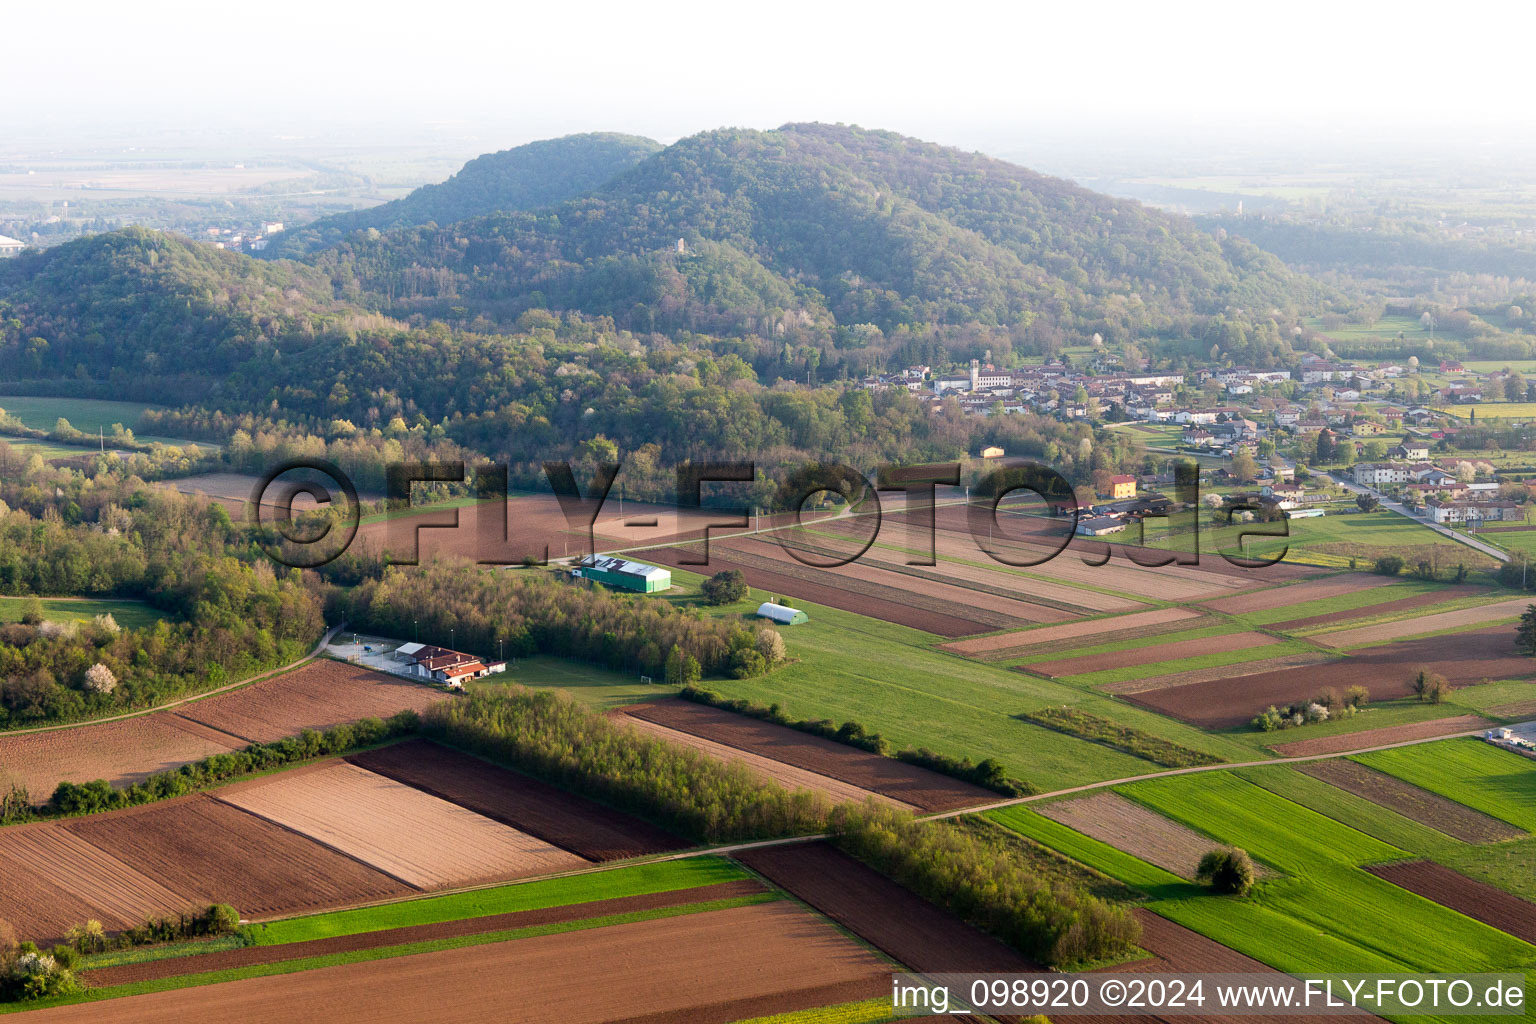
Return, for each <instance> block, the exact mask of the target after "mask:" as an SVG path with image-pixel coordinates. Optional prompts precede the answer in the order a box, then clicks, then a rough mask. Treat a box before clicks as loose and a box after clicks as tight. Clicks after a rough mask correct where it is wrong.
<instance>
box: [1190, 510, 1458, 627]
mask: <svg viewBox="0 0 1536 1024" xmlns="http://www.w3.org/2000/svg"><path fill="white" fill-rule="evenodd" d="M1316 521H1317V520H1301V522H1316ZM1439 591H1446V595H1445V596H1446V597H1447V598H1452V597H1454V596H1455V592H1454V591H1452V590H1451V589H1450V588H1449V587H1447V586H1446V585H1445V584H1443V583H1429V582H1426V581H1422V580H1404V581H1403V582H1401V583H1394V584H1392V585H1390V586H1385V587H1375V588H1373V589H1371V590H1357V591H1355V592H1354V593H1352V594H1339V595H1337V596H1335V597H1325V598H1322V599H1321V600H1317V601H1303V602H1301V603H1300V604H1292V605H1286V606H1285V607H1283V608H1266V609H1264V610H1263V611H1257V612H1244V613H1242V614H1239V615H1236V616H1234V617H1235V618H1236V619H1237V620H1238V621H1240V622H1247V623H1251V624H1253V625H1255V626H1265V625H1268V624H1270V623H1272V622H1290V621H1292V620H1294V619H1309V618H1311V617H1312V616H1314V615H1333V614H1336V613H1338V612H1346V611H1354V610H1355V609H1357V608H1368V607H1370V606H1371V605H1373V604H1385V603H1386V602H1388V601H1400V600H1402V599H1403V598H1407V597H1416V596H1418V595H1419V594H1424V593H1430V592H1439ZM1218 606H1219V605H1218ZM1351 621H1353V620H1351ZM1362 621H1364V620H1363V619H1362Z"/></svg>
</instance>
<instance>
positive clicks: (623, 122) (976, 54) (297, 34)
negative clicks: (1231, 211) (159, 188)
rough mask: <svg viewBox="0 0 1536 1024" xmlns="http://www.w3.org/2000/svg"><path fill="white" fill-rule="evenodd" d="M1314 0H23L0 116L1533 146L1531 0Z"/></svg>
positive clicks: (1093, 142) (256, 124) (66, 130)
mask: <svg viewBox="0 0 1536 1024" xmlns="http://www.w3.org/2000/svg"><path fill="white" fill-rule="evenodd" d="M1479 6H1480V5H1475V4H1474V5H1472V9H1471V10H1468V8H1467V7H1465V6H1464V7H1462V8H1459V9H1458V15H1457V16H1456V17H1447V16H1446V15H1445V14H1443V13H1440V12H1431V11H1430V10H1429V9H1427V8H1425V9H1417V10H1415V9H1412V8H1407V7H1404V6H1402V5H1394V4H1385V3H1365V4H1353V5H1343V4H1337V3H1324V2H1318V0H1304V2H1300V3H1293V4H1290V5H1287V6H1286V7H1285V8H1284V10H1283V11H1282V10H1279V9H1275V8H1269V9H1265V10H1262V11H1260V10H1240V9H1234V8H1233V7H1231V6H1230V5H1224V4H1218V3H1207V2H1193V3H1181V4H1179V5H1178V6H1177V8H1176V9H1173V10H1170V9H1169V8H1168V7H1167V6H1162V5H1158V6H1154V5H1146V4H1125V3H1112V4H1109V5H1100V6H1098V7H1096V8H1095V9H1094V10H1093V12H1092V13H1091V14H1084V13H1083V12H1082V9H1081V8H1078V9H1075V10H1070V9H1063V8H1061V7H1058V6H1057V5H1043V4H982V3H964V2H962V3H958V4H949V5H946V6H945V7H944V9H943V16H942V17H940V18H936V17H934V16H933V15H934V8H933V7H932V6H931V5H924V4H903V5H874V4H845V5H829V4H813V3H805V2H803V0H792V2H790V3H787V4H780V5H775V6H774V7H772V8H771V9H770V8H752V9H743V10H731V9H728V8H725V7H722V6H721V5H717V4H706V3H699V2H694V0H685V2H677V3H669V4H667V5H666V6H665V8H664V9H662V8H657V7H654V6H647V5H628V4H626V5H612V4H602V5H597V6H594V7H589V8H587V9H585V10H582V11H579V12H576V11H573V9H572V8H570V7H555V6H554V5H549V6H545V7H538V8H535V7H531V6H529V5H497V4H489V3H475V2H465V0H444V2H441V3H438V4H435V5H432V6H431V7H430V8H423V7H421V6H420V5H418V4H406V3H402V2H399V0H383V2H379V3H375V4H372V5H369V7H368V8H367V10H366V11H362V10H360V9H358V8H357V7H355V6H354V5H347V6H346V7H343V6H342V5H334V4H315V3H313V2H308V3H300V2H298V0H272V2H270V3H267V4H264V5H263V6H262V8H261V9H260V12H259V14H258V13H257V12H255V11H253V9H251V8H249V7H247V6H244V5H241V6H236V5H233V4H228V3H224V4H216V5H204V4H195V3H188V2H184V0H142V2H140V3H136V4H131V5H128V4H115V3H114V4H106V3H98V2H96V0H86V2H80V3H74V4H69V5H59V6H57V7H54V8H44V7H42V6H41V5H29V6H27V7H12V8H11V9H10V10H8V11H7V12H6V13H5V14H3V15H0V26H3V28H4V30H5V31H4V34H5V35H6V36H7V37H8V38H9V39H10V40H11V41H12V45H11V46H10V47H8V53H7V59H6V61H4V62H0V95H4V96H6V97H8V98H9V101H8V102H7V103H5V104H4V105H3V106H0V128H4V129H5V130H7V131H9V132H10V133H12V134H13V138H15V137H29V138H33V139H36V140H39V141H42V140H46V139H48V138H49V137H53V136H56V135H57V136H62V135H68V136H71V137H76V138H80V137H89V136H90V135H91V133H92V132H94V131H99V130H109V131H111V132H113V133H114V134H116V135H121V134H123V133H125V132H130V133H131V132H133V131H135V130H167V129H168V130H210V129H218V130H233V131H240V130H247V129H248V130H252V131H261V132H273V133H281V132H286V133H292V134H300V135H303V134H308V133H315V132H322V131H325V132H329V131H344V132H348V133H354V134H356V133H362V134H372V133H375V132H378V133H386V132H389V131H391V130H397V131H400V132H408V131H413V132H419V131H422V130H427V131H430V130H431V129H432V128H433V127H434V126H443V125H460V126H466V125H467V126H473V128H475V129H477V130H481V131H484V132H485V133H487V136H488V137H490V138H494V140H495V145H494V146H493V147H492V148H501V147H505V146H510V145H516V144H519V143H521V142H526V141H530V140H532V139H536V138H542V137H548V136H552V135H561V134H566V133H570V132H576V131H588V130H621V131H628V132H634V133H637V134H644V135H649V136H651V137H653V138H657V139H660V140H662V141H672V140H674V139H676V138H679V137H681V136H684V135H688V134H692V133H694V132H696V131H700V130H703V129H706V128H711V127H716V126H720V125H743V126H749V127H759V128H770V127H775V126H777V125H779V124H782V123H785V122H788V121H805V120H820V121H842V122H851V123H858V124H862V125H865V126H867V127H879V128H889V129H892V130H895V131H900V132H903V133H906V134H911V135H918V136H921V137H924V138H928V139H933V140H935V141H939V142H943V143H948V144H954V145H961V146H967V147H974V148H982V149H988V150H990V151H993V152H1000V153H1004V154H1006V153H1007V152H1009V151H1010V148H1011V147H1016V146H1017V145H1018V144H1019V143H1020V142H1021V141H1030V140H1034V141H1046V140H1050V139H1056V140H1075V141H1076V142H1077V143H1079V144H1082V145H1088V146H1094V147H1098V148H1100V149H1108V150H1113V149H1114V147H1116V146H1118V145H1120V144H1122V143H1123V144H1125V145H1127V146H1146V145H1154V144H1156V145H1162V146H1170V145H1173V146H1177V145H1180V144H1182V143H1183V142H1184V141H1186V140H1187V141H1203V142H1204V143H1205V144H1207V145H1212V146H1218V147H1219V146H1220V145H1222V144H1223V143H1224V142H1226V141H1230V142H1231V143H1232V144H1234V145H1254V144H1257V145H1265V144H1268V145H1270V146H1282V145H1305V146H1307V147H1308V148H1315V147H1318V146H1321V147H1324V148H1327V147H1337V148H1339V149H1354V150H1359V149H1361V148H1364V147H1371V146H1383V147H1390V148H1392V149H1394V150H1399V151H1413V150H1415V149H1429V148H1431V147H1434V146H1437V145H1444V144H1446V143H1447V142H1449V141H1452V140H1454V141H1455V142H1456V143H1457V144H1458V145H1459V146H1464V147H1468V151H1469V152H1487V151H1489V150H1502V149H1505V148H1508V149H1510V150H1511V151H1513V150H1518V149H1524V148H1526V147H1527V146H1528V145H1529V142H1528V140H1529V139H1530V138H1531V137H1532V136H1533V135H1536V131H1533V129H1536V108H1533V107H1532V106H1531V105H1530V104H1529V103H1528V95H1529V89H1528V83H1527V82H1526V81H1525V80H1524V78H1525V68H1526V64H1527V59H1526V57H1527V55H1526V53H1525V52H1524V51H1525V49H1526V47H1527V45H1528V43H1527V40H1528V39H1529V38H1530V32H1529V29H1530V28H1531V27H1533V24H1536V15H1533V13H1532V12H1531V10H1530V9H1529V8H1527V9H1523V10H1521V11H1518V12H1516V11H1515V10H1514V9H1513V8H1509V7H1503V8H1502V9H1500V8H1496V7H1495V6H1494V5H1481V6H1482V9H1483V12H1484V13H1482V14H1481V15H1480V16H1479V14H1478V12H1477V9H1478V7H1479Z"/></svg>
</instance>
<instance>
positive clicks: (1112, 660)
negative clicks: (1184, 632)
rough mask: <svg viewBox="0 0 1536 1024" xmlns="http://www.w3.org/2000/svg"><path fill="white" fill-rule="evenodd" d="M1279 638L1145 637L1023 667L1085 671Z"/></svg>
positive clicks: (1259, 644) (1266, 643) (1058, 671)
mask: <svg viewBox="0 0 1536 1024" xmlns="http://www.w3.org/2000/svg"><path fill="white" fill-rule="evenodd" d="M1279 642H1280V641H1279V640H1278V639H1276V638H1275V637H1272V636H1268V635H1266V634H1264V633H1228V634H1227V635H1225V636H1207V637H1201V638H1199V639H1196V640H1178V641H1175V642H1174V643H1171V644H1170V643H1158V642H1157V641H1149V642H1147V643H1145V644H1141V645H1139V646H1136V647H1131V648H1128V649H1126V650H1123V651H1108V652H1106V653H1103V654H1084V655H1082V656H1081V657H1077V658H1059V659H1056V660H1054V661H1037V662H1034V663H1033V664H1029V665H1025V666H1023V668H1025V669H1027V670H1028V671H1030V672H1039V673H1043V674H1045V675H1048V676H1055V677H1058V678H1059V677H1061V676H1075V675H1081V674H1083V673H1085V672H1103V671H1107V670H1109V669H1116V668H1130V667H1132V666H1135V665H1152V664H1156V663H1158V662H1162V661H1180V660H1182V659H1184V658H1198V657H1200V656H1201V655H1205V654H1220V653H1222V652H1223V651H1242V650H1247V649H1248V648H1250V647H1267V646H1269V645H1270V644H1277V643H1279Z"/></svg>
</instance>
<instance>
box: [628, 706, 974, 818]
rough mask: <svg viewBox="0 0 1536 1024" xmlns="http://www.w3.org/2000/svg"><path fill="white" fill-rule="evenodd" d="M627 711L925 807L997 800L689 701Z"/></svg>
mask: <svg viewBox="0 0 1536 1024" xmlns="http://www.w3.org/2000/svg"><path fill="white" fill-rule="evenodd" d="M624 711H625V712H626V713H627V714H628V715H629V716H630V717H632V718H643V719H646V720H648V721H651V722H654V723H656V724H658V725H663V726H666V727H667V728H669V729H675V730H678V731H680V732H685V733H691V734H693V735H695V736H702V737H703V738H705V739H708V740H713V741H714V742H716V743H723V744H726V745H727V746H732V747H737V748H739V749H742V750H746V751H749V752H751V753H754V754H759V755H761V756H763V757H768V758H771V759H773V760H775V761H780V762H783V763H784V764H788V765H793V766H795V767H797V768H803V769H805V770H806V771H809V772H815V773H816V774H818V775H826V776H830V777H831V778H834V779H838V780H840V781H842V782H846V783H848V784H849V785H852V786H857V787H858V788H859V789H861V790H867V791H869V792H872V793H879V794H881V795H884V796H887V797H890V798H891V799H893V800H899V801H901V802H902V803H904V804H907V805H908V806H911V807H915V808H917V809H919V810H922V811H928V812H931V813H936V812H940V811H952V810H956V809H958V808H961V807H974V806H976V805H977V804H984V803H990V802H991V801H993V800H996V799H997V794H996V793H994V792H992V791H991V790H989V789H982V788H981V787H980V786H973V785H971V784H970V783H967V782H962V781H960V780H958V779H952V778H950V777H949V776H947V775H941V774H939V773H938V772H933V771H929V770H928V769H926V768H922V767H919V766H917V765H913V764H907V763H905V762H903V761H898V760H896V759H895V758H891V757H883V756H881V755H880V754H875V753H871V752H869V751H865V750H860V749H858V748H857V747H852V746H849V745H848V744H846V743H838V742H835V741H833V740H828V739H823V738H822V737H820V736H812V735H810V734H809V733H804V732H800V731H799V730H797V729H790V728H787V727H785V726H782V725H777V724H775V723H773V722H764V721H760V720H759V719H755V718H751V717H748V716H746V715H738V714H735V713H734V712H731V711H725V710H721V709H719V708H712V707H707V706H705V705H703V704H695V703H693V702H691V701H685V700H681V699H675V698H674V699H666V700H659V701H653V702H650V703H646V704H635V705H632V706H630V707H627V708H625V709H624Z"/></svg>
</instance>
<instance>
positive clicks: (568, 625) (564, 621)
mask: <svg viewBox="0 0 1536 1024" xmlns="http://www.w3.org/2000/svg"><path fill="white" fill-rule="evenodd" d="M332 608H333V611H334V617H336V618H345V619H347V620H348V621H349V622H351V623H352V624H353V625H355V626H357V627H358V628H360V629H367V630H370V631H373V632H378V633H382V634H385V635H387V636H409V637H416V636H418V635H420V636H427V637H431V638H433V639H434V640H435V641H436V642H439V643H444V644H451V645H452V646H454V647H456V648H458V649H460V650H467V651H471V652H474V653H476V654H479V655H481V656H483V657H487V658H492V657H495V658H514V657H527V656H530V655H533V654H553V655H556V656H558V657H562V658H570V659H573V660H577V661H587V662H596V663H597V664H600V665H605V666H607V667H609V668H613V669H616V670H627V671H633V672H638V673H641V674H644V675H650V676H665V677H667V678H673V677H674V676H678V677H679V678H678V679H677V680H676V681H679V682H688V681H692V680H696V679H697V678H699V677H700V676H701V675H703V676H724V675H736V676H738V677H740V676H743V675H759V674H761V673H762V672H765V671H768V670H769V669H771V668H773V666H774V665H775V664H777V663H778V662H779V661H781V660H782V659H783V657H784V647H783V641H782V639H781V638H780V637H779V636H778V633H777V632H776V631H774V630H772V629H769V628H767V627H765V626H754V627H749V626H747V625H745V624H743V623H742V622H740V621H731V620H726V619H718V618H709V617H706V616H704V615H703V614H702V613H700V612H698V611H696V610H692V609H679V608H676V607H674V606H673V605H672V604H670V603H669V602H667V601H662V600H657V599H655V598H648V597H634V596H628V595H621V594H618V593H616V592H611V591H608V590H606V589H604V588H602V587H596V586H594V587H585V586H571V585H566V584H562V583H558V582H556V581H555V580H553V579H552V578H551V577H550V576H549V575H547V574H545V573H542V572H536V571H506V572H495V573H489V572H484V571H481V570H480V569H479V568H477V567H476V566H473V565H471V564H469V563H467V562H460V561H448V560H438V561H431V562H427V563H425V564H423V565H422V566H420V567H419V568H417V569H414V570H411V571H409V572H406V571H401V570H399V569H390V570H387V571H386V572H385V573H384V574H383V576H382V577H381V578H379V579H374V580H365V581H364V582H362V583H360V584H359V585H358V586H356V587H354V588H353V589H351V590H350V591H336V592H334V593H333V595H332ZM674 652H675V653H674ZM690 659H691V662H692V667H689V660H690ZM690 677H691V678H690Z"/></svg>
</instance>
